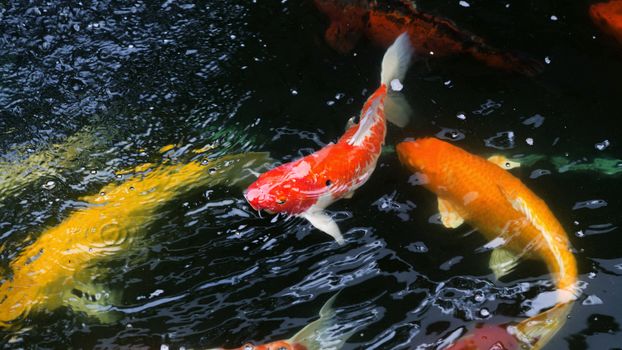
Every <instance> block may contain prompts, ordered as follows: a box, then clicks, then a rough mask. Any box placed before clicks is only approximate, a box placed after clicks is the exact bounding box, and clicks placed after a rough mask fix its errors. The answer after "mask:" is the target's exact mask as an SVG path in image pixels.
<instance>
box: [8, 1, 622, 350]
mask: <svg viewBox="0 0 622 350" xmlns="http://www.w3.org/2000/svg"><path fill="white" fill-rule="evenodd" d="M469 3H470V7H464V6H461V5H460V4H459V2H458V1H455V0H452V1H420V2H419V6H420V7H421V8H422V9H423V10H425V11H429V12H431V13H435V14H438V15H442V16H445V17H448V18H451V19H452V20H454V21H456V22H457V23H458V24H459V25H460V26H462V27H464V28H467V29H469V30H471V31H472V32H475V33H478V35H480V36H482V37H485V38H487V39H488V40H489V42H490V43H491V44H492V45H494V46H496V47H499V48H502V49H512V50H518V51H522V52H525V53H528V54H530V55H532V56H533V57H535V58H537V59H538V60H541V61H542V62H545V59H546V62H548V63H545V65H544V67H545V68H544V71H543V73H541V74H539V75H537V76H535V77H525V76H521V75H516V74H509V73H505V72H501V71H499V70H495V69H492V68H489V67H487V66H485V65H483V64H481V63H479V62H477V61H475V60H472V59H470V58H467V57H463V56H454V57H447V58H442V59H426V60H419V61H417V62H416V63H415V64H414V65H413V66H412V67H411V70H410V72H409V75H408V77H407V78H406V81H405V86H406V90H405V94H406V97H407V98H408V99H409V101H410V102H411V104H412V105H413V108H414V109H415V112H416V117H415V120H414V121H413V122H412V124H411V125H410V126H409V127H407V128H406V129H405V130H398V129H396V128H393V127H391V128H390V131H389V134H388V136H387V144H388V145H393V144H395V143H396V142H398V141H400V140H402V139H404V138H405V137H413V136H423V135H428V136H432V135H438V136H440V137H445V138H449V139H452V138H453V140H450V141H451V142H455V144H457V145H459V146H460V147H463V148H465V149H468V150H469V151H471V152H474V153H478V154H482V155H489V154H492V153H503V154H505V155H507V156H517V155H526V156H533V155H543V156H545V157H544V158H542V159H540V160H539V161H537V162H535V163H532V164H525V165H523V167H521V168H519V169H517V171H516V172H515V174H516V175H517V176H518V177H519V178H521V179H522V180H523V181H524V182H525V184H526V185H527V186H528V187H530V188H531V189H532V190H533V191H534V192H535V193H537V194H538V195H539V196H540V197H541V198H542V199H544V200H545V201H546V202H547V204H548V205H549V207H550V208H551V209H552V211H553V212H554V213H555V214H556V216H557V218H558V219H559V221H560V222H561V223H562V225H563V226H564V227H565V228H566V230H567V232H568V234H569V236H570V240H571V242H572V245H573V247H574V249H575V251H576V258H577V261H578V265H579V270H580V274H581V275H580V280H581V281H582V282H583V283H584V284H585V289H584V290H583V294H582V296H581V297H580V298H579V300H578V301H577V303H576V304H575V306H574V308H573V310H572V312H571V314H570V317H569V319H568V321H567V323H566V325H565V326H564V327H563V328H562V329H561V331H560V332H559V333H558V334H557V336H556V337H555V338H554V339H553V340H552V341H551V342H550V343H549V345H548V346H547V349H588V348H589V349H617V348H620V347H621V346H622V333H621V330H620V323H621V322H622V303H620V302H619V300H618V299H619V295H620V294H622V277H620V276H621V275H622V238H621V237H622V236H621V235H620V234H621V231H620V228H619V226H620V225H621V224H622V222H621V221H620V214H619V213H620V208H622V205H621V204H622V203H621V199H620V198H621V196H622V189H621V187H620V186H619V180H620V177H619V176H615V175H611V174H607V173H605V172H603V171H578V170H577V171H575V170H568V169H564V168H563V167H562V168H560V167H559V165H556V164H554V162H553V161H552V159H553V157H560V158H562V159H565V160H566V161H568V162H573V161H584V162H591V161H592V160H594V159H596V158H611V159H619V158H622V152H621V148H620V144H619V143H618V141H619V135H620V131H621V129H620V127H619V125H620V124H619V123H620V121H619V119H620V108H619V106H620V103H621V101H620V96H622V85H620V81H621V79H622V65H621V64H620V62H621V59H622V50H621V49H620V48H619V47H616V46H615V44H614V43H613V42H612V40H609V38H607V37H605V36H604V35H602V34H601V33H600V32H598V30H597V29H596V28H595V27H594V26H593V25H592V23H591V22H590V20H589V17H588V15H587V9H588V6H589V4H590V2H588V1H552V0H550V1H544V0H538V1H535V0H534V1H512V0H510V1H475V0H473V1H469ZM506 4H509V5H510V6H509V7H507V6H506ZM552 16H554V17H552ZM326 24H327V23H326V20H325V18H324V17H323V16H322V14H320V13H319V12H317V10H316V9H315V8H314V6H313V4H312V3H311V2H310V1H286V0H284V1H257V2H255V1H252V2H251V1H224V0H223V1H220V0H213V1H207V2H201V1H194V2H193V1H181V0H180V1H176V0H167V1H153V2H151V1H133V2H120V1H97V2H92V1H83V2H64V1H48V2H38V1H33V2H26V1H13V2H12V3H7V2H2V3H1V4H0V133H1V135H2V136H1V137H0V165H2V167H1V168H0V171H2V172H3V174H0V180H1V181H2V183H1V184H0V190H1V191H2V192H1V193H2V198H1V201H0V208H1V210H0V244H1V245H2V250H1V253H0V262H1V268H0V271H1V272H2V275H3V276H8V277H6V278H5V280H4V283H7V282H6V281H7V280H8V279H10V276H11V273H12V272H11V265H10V263H11V261H13V260H14V259H15V258H16V257H17V256H19V254H20V252H21V251H23V250H24V249H25V247H27V246H28V245H29V244H32V243H33V242H35V241H36V240H37V237H39V236H40V235H41V234H42V232H45V231H46V230H47V229H49V228H51V227H54V226H56V225H59V224H60V223H61V222H62V221H63V220H64V219H66V218H67V217H69V216H70V215H71V213H72V212H74V211H76V210H78V209H79V208H83V207H84V202H82V200H81V198H82V197H83V196H86V195H93V194H97V193H98V192H99V191H100V189H101V188H102V187H103V186H105V185H106V184H109V183H118V182H120V181H121V180H119V179H118V177H117V176H116V175H115V173H116V172H118V171H119V170H123V169H131V168H133V167H135V166H137V165H140V164H142V163H145V162H154V163H158V162H161V161H162V158H163V156H162V155H161V154H160V152H159V150H160V148H161V147H163V146H165V145H168V144H176V145H177V149H178V151H176V152H177V153H175V157H177V158H180V159H190V158H192V157H193V156H194V153H192V152H191V151H190V150H191V149H196V148H201V147H203V146H206V145H211V146H212V149H211V150H210V151H208V152H209V157H210V159H212V158H213V159H216V158H218V157H220V156H223V155H225V154H237V153H242V152H249V151H261V152H269V153H270V156H271V159H272V161H271V163H270V166H273V165H276V164H280V163H282V162H286V161H290V160H293V159H295V158H297V157H300V156H301V155H306V154H309V153H310V152H312V151H313V150H316V149H319V148H320V147H321V146H323V145H325V144H327V143H329V142H331V141H334V140H336V139H337V138H338V137H339V136H340V134H341V133H342V132H343V128H344V125H345V122H346V120H347V119H348V118H349V117H350V116H352V115H355V114H357V113H358V112H359V111H360V108H361V107H362V105H363V103H364V101H365V99H366V97H367V96H368V95H369V94H370V93H371V91H373V89H375V88H376V87H377V84H378V77H379V66H380V60H381V58H382V54H383V49H381V48H378V47H375V46H373V45H370V44H369V43H365V42H363V43H361V44H360V45H359V46H357V47H356V49H355V51H354V52H353V53H351V54H348V55H341V54H338V53H336V52H334V51H332V50H331V49H330V48H329V47H328V46H327V45H326V43H325V42H324V40H323V32H324V30H325V28H326ZM459 115H463V116H464V118H462V117H460V118H459V117H458V116H459ZM529 118H531V119H529ZM530 121H538V123H535V124H534V123H530ZM540 121H543V122H542V123H541V125H540V123H539V122H540ZM510 131H511V134H508V132H510ZM452 135H453V136H452ZM508 135H511V136H512V137H511V140H509V139H508ZM605 140H606V141H607V142H606V143H605ZM599 145H600V146H599ZM597 146H598V147H597ZM599 148H600V149H599ZM616 166H618V167H619V164H617V165H616V164H615V163H614V166H613V167H614V170H615V167H616ZM560 170H561V171H560ZM564 170H568V171H564ZM409 176H410V174H409V173H408V171H407V170H405V169H403V167H402V166H401V165H400V164H399V162H398V161H397V158H396V157H395V154H394V153H392V152H391V150H390V149H388V150H387V152H385V154H383V156H382V157H381V159H380V160H379V163H378V168H377V170H376V171H375V173H374V175H373V176H372V178H371V179H370V180H369V182H368V183H367V184H366V185H365V186H364V187H363V188H362V189H361V190H359V191H358V193H357V194H356V195H355V196H354V198H352V199H350V200H342V201H339V202H337V203H335V204H334V205H332V206H331V207H329V211H330V212H331V213H332V214H334V215H336V217H337V218H338V221H339V225H340V227H341V228H342V230H343V231H344V233H345V236H346V240H347V244H346V245H344V246H342V247H340V246H338V245H337V244H336V243H334V242H332V241H331V240H330V239H329V237H328V236H326V235H325V234H323V233H321V232H319V231H317V230H315V229H312V227H311V226H310V224H308V223H307V222H305V221H303V220H302V219H288V220H284V219H283V218H281V217H279V218H277V219H273V220H271V219H272V218H265V217H264V218H260V217H258V216H257V213H256V212H255V211H253V210H252V209H251V208H250V207H249V206H248V205H247V204H246V202H245V201H244V199H243V197H242V187H240V186H225V185H215V186H209V187H202V188H200V189H195V190H192V191H185V192H184V193H183V194H180V195H179V196H177V197H175V198H174V199H171V200H170V201H169V202H167V203H166V204H165V205H164V206H163V207H162V208H160V209H159V210H158V211H157V217H156V218H155V219H153V220H152V222H151V223H150V224H149V225H146V226H145V227H144V230H145V232H142V233H141V236H140V237H142V238H141V239H136V240H135V241H133V243H132V244H130V245H129V246H128V247H127V249H125V250H124V251H122V252H118V253H117V254H114V255H112V256H110V257H108V258H106V259H103V260H101V261H97V262H96V264H94V266H89V268H90V269H92V271H93V272H89V271H86V272H84V273H86V274H89V273H91V274H92V278H93V279H94V280H96V281H97V282H98V283H99V285H104V286H105V289H106V290H110V291H118V292H122V297H121V298H120V300H118V301H117V304H116V305H114V307H113V311H115V312H116V313H117V314H120V315H121V316H120V317H119V318H118V319H117V320H115V322H112V323H107V324H106V323H101V322H98V320H97V319H94V318H90V317H87V316H86V315H85V314H84V313H82V312H76V311H72V309H71V308H67V307H58V308H55V309H53V310H47V309H43V310H37V311H33V312H31V313H30V314H29V315H28V317H25V318H22V319H20V320H19V321H18V322H16V323H15V324H14V325H13V327H12V328H9V329H5V330H3V331H0V342H2V344H3V347H4V348H20V347H21V348H119V347H127V348H137V349H138V348H154V349H159V348H161V346H162V345H166V346H168V347H169V348H171V349H179V348H181V347H184V348H186V349H188V348H206V347H207V348H209V347H219V346H225V347H234V346H240V345H242V344H244V343H245V342H247V341H253V342H256V343H260V342H265V341H270V340H277V339H283V338H288V337H290V336H292V335H293V334H294V333H296V332H297V331H298V330H300V329H301V328H302V327H303V326H304V325H306V324H308V323H309V322H311V321H312V320H314V319H316V318H317V313H318V310H319V309H320V308H321V306H322V305H323V303H324V302H325V301H326V300H327V299H328V298H329V297H330V296H332V295H333V294H334V293H335V292H336V291H337V290H342V292H341V294H340V295H339V297H338V299H337V303H336V307H337V314H338V317H339V319H340V322H341V324H342V325H343V327H344V328H343V329H347V330H356V332H355V333H354V334H353V336H352V337H351V338H350V339H349V341H348V343H347V344H346V346H345V349H414V348H417V346H419V345H422V344H432V343H434V342H435V341H437V340H438V339H439V338H440V337H442V336H446V335H447V334H449V333H450V332H451V331H453V330H455V329H458V328H459V327H472V326H473V325H474V324H475V323H478V322H490V323H504V322H510V321H516V320H520V319H523V318H524V317H525V315H524V313H523V312H524V308H523V307H522V306H521V305H522V303H523V302H524V301H525V300H526V299H529V298H533V297H534V296H535V294H537V291H538V289H539V288H541V286H542V284H543V283H545V282H546V281H549V278H550V276H549V275H548V274H547V271H546V268H545V267H544V266H543V265H541V264H539V263H537V262H530V261H527V262H524V263H522V264H520V265H519V268H518V270H517V271H516V272H515V273H513V274H512V275H511V276H508V277H507V278H505V279H503V281H501V282H500V281H496V280H495V279H494V276H493V275H492V273H491V272H490V270H489V269H488V254H485V253H477V252H476V251H477V248H479V247H481V246H482V245H483V244H485V243H486V242H485V240H484V238H483V237H481V236H480V235H479V234H477V233H474V234H470V233H471V229H470V228H469V227H467V226H463V227H460V228H458V229H456V230H452V231H450V230H447V229H445V228H444V227H442V226H441V225H439V224H438V223H437V221H436V220H435V215H436V213H437V209H436V200H435V198H434V196H433V195H432V194H431V193H429V192H427V191H426V190H424V189H423V188H421V187H420V186H413V185H412V184H410V183H409V182H408V179H409ZM594 201H595V202H594ZM154 215H155V214H154ZM131 220H142V219H141V218H132V219H131ZM95 267H96V268H95ZM27 288H30V287H27ZM32 288H34V287H32ZM41 293H45V292H41ZM483 310H484V311H483Z"/></svg>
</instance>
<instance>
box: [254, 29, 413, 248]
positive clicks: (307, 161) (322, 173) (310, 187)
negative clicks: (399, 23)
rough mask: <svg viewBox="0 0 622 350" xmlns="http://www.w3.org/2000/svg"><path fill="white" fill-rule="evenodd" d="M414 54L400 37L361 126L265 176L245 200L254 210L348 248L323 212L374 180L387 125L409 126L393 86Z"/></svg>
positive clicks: (387, 58)
mask: <svg viewBox="0 0 622 350" xmlns="http://www.w3.org/2000/svg"><path fill="white" fill-rule="evenodd" d="M412 53H413V50H412V47H411V45H410V40H409V38H408V35H407V34H405V33H404V34H402V35H400V36H399V37H398V38H397V39H396V40H395V43H394V44H393V45H391V47H390V48H389V49H388V50H387V52H386V53H385V55H384V58H383V60H382V72H381V76H380V81H381V84H380V87H379V88H378V89H377V90H376V91H375V92H374V93H373V94H372V95H371V96H370V97H369V98H368V99H367V101H366V102H365V105H364V106H363V110H362V111H361V115H360V122H359V123H358V124H353V125H351V126H350V127H349V128H348V129H347V130H346V132H345V134H344V135H343V136H342V137H341V138H340V139H339V140H338V141H337V143H330V144H329V145H327V146H325V147H324V148H322V149H320V150H319V151H317V152H315V153H313V154H310V155H308V156H306V157H304V158H301V159H298V160H296V161H293V162H290V163H286V164H283V165H281V166H278V167H276V168H274V169H272V170H270V171H268V172H266V173H263V174H261V175H260V176H259V178H258V179H257V181H255V182H254V183H253V184H251V186H249V187H248V189H247V190H246V192H245V194H244V196H245V197H246V200H247V201H248V202H249V204H250V205H251V206H252V207H253V208H254V209H255V210H266V211H268V212H270V213H286V214H289V215H297V216H301V217H304V218H305V219H307V220H309V222H311V224H312V225H313V226H315V227H316V228H317V229H319V230H321V231H323V232H326V233H327V234H329V235H331V236H332V237H334V238H335V240H336V241H337V242H338V243H339V244H343V243H344V239H343V237H342V235H341V231H340V230H339V227H338V226H337V224H336V223H335V222H334V220H333V219H332V218H331V217H330V216H329V215H328V214H326V213H325V212H324V209H325V208H326V207H327V206H329V205H330V204H332V203H333V202H335V201H337V200H339V199H341V198H350V197H351V196H352V194H353V192H354V191H355V190H356V189H357V188H359V187H361V186H362V185H363V184H364V183H365V182H366V181H367V180H368V179H369V177H370V176H371V174H372V172H373V171H374V169H375V167H376V162H377V160H378V157H379V156H380V153H381V151H382V145H383V144H384V137H385V134H386V119H389V121H391V122H393V123H394V124H396V125H398V126H405V125H406V124H407V123H408V115H407V108H406V106H405V105H403V104H404V101H403V100H400V99H399V97H400V95H396V94H395V93H393V92H392V91H391V92H390V91H389V90H390V88H389V85H390V86H391V89H392V90H393V91H398V90H401V88H402V85H401V83H400V80H402V79H403V78H404V75H405V74H406V70H407V69H408V65H409V63H410V59H411V56H412ZM385 109H386V110H387V112H386V114H385Z"/></svg>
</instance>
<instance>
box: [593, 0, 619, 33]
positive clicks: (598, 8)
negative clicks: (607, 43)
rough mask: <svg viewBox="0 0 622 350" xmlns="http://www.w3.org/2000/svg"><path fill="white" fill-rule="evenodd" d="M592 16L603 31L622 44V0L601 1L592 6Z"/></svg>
mask: <svg viewBox="0 0 622 350" xmlns="http://www.w3.org/2000/svg"><path fill="white" fill-rule="evenodd" d="M590 17H591V18H592V21H593V22H594V24H596V25H597V26H598V27H599V28H600V29H601V30H602V31H603V32H605V33H607V34H609V35H611V36H612V37H614V38H615V39H616V40H617V41H618V43H620V44H622V0H611V1H607V2H600V3H597V4H593V5H591V6H590Z"/></svg>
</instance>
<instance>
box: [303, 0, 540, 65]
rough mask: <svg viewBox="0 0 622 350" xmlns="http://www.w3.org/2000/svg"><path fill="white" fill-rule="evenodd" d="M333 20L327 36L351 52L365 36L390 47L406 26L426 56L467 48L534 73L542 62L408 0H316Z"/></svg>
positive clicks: (462, 51)
mask: <svg viewBox="0 0 622 350" xmlns="http://www.w3.org/2000/svg"><path fill="white" fill-rule="evenodd" d="M314 2H315V5H316V7H317V8H318V9H319V10H320V11H321V12H322V13H324V14H325V15H326V16H327V17H328V18H329V20H330V24H329V27H328V29H326V32H325V35H324V37H325V40H326V42H327V43H328V44H329V45H330V46H331V47H332V48H333V49H335V50H336V51H338V52H341V53H347V52H350V51H351V50H352V49H354V47H355V46H356V44H357V42H358V41H359V40H360V39H361V38H363V37H365V38H367V39H368V40H369V41H370V42H372V43H374V44H375V45H379V46H382V47H387V46H388V45H390V44H391V42H392V41H393V39H394V38H395V37H397V35H399V33H402V32H407V33H408V34H409V36H410V38H411V41H412V44H413V46H414V48H415V50H416V51H417V52H418V53H420V55H421V56H422V57H426V56H430V57H431V56H434V57H443V56H449V55H455V54H468V55H470V56H472V57H473V58H475V59H476V60H478V61H481V62H484V63H485V64H487V65H489V66H491V67H494V68H498V69H502V70H507V71H514V72H519V73H522V74H526V75H534V74H537V73H538V72H540V71H541V70H542V68H543V67H542V64H541V63H539V62H537V61H535V60H533V59H529V58H524V57H520V56H519V55H516V54H512V53H509V52H504V51H501V50H497V49H495V48H493V47H491V46H489V45H488V44H486V42H485V40H484V39H482V38H480V37H478V36H476V35H474V34H472V33H469V32H467V31H464V30H461V29H460V28H459V27H458V26H457V25H456V24H455V23H453V22H452V21H450V20H449V19H446V18H442V17H438V16H434V15H432V14H430V13H426V12H423V11H421V10H419V9H417V8H416V7H415V6H412V2H410V1H388V2H375V1H365V0H363V1H361V0H315V1H314Z"/></svg>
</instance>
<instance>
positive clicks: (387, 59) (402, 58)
mask: <svg viewBox="0 0 622 350" xmlns="http://www.w3.org/2000/svg"><path fill="white" fill-rule="evenodd" d="M413 53H414V49H413V47H412V44H411V43H410V37H409V36H408V33H406V32H404V33H402V34H400V36H398V37H397V39H395V42H393V44H392V45H391V46H390V47H389V48H388V49H387V52H386V53H385V54H384V57H383V58H382V71H381V73H380V82H381V83H382V84H384V85H386V86H389V85H390V84H391V82H392V81H393V80H395V79H398V80H399V81H403V80H404V76H405V75H406V71H408V67H409V66H410V60H411V58H412V55H413Z"/></svg>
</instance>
